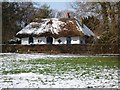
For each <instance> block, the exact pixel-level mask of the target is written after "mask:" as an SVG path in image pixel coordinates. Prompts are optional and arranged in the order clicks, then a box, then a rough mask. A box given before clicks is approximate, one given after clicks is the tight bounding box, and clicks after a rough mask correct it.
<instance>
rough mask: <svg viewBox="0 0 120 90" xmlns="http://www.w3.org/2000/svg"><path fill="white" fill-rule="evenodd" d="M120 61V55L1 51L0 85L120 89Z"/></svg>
mask: <svg viewBox="0 0 120 90" xmlns="http://www.w3.org/2000/svg"><path fill="white" fill-rule="evenodd" d="M96 59H98V60H96ZM109 59H110V60H109ZM117 63H118V60H117V57H96V56H80V55H69V54H68V55H62V54H61V55H48V54H38V53H36V54H17V53H1V54H0V65H1V67H0V88H118V83H119V82H118V66H117Z"/></svg>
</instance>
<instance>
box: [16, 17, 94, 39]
mask: <svg viewBox="0 0 120 90" xmlns="http://www.w3.org/2000/svg"><path fill="white" fill-rule="evenodd" d="M16 35H17V36H18V37H28V36H29V35H33V36H53V37H62V36H84V35H87V36H95V35H94V33H93V32H92V31H91V30H90V29H89V28H88V27H87V26H86V25H83V27H82V26H81V25H80V24H79V21H77V20H76V19H70V18H61V19H58V18H50V19H42V20H41V22H32V23H30V24H28V25H27V26H26V27H25V28H23V29H22V30H21V31H19V32H18V33H17V34H16Z"/></svg>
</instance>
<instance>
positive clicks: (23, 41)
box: [21, 36, 85, 45]
mask: <svg viewBox="0 0 120 90" xmlns="http://www.w3.org/2000/svg"><path fill="white" fill-rule="evenodd" d="M66 38H67V37H60V38H57V39H55V38H53V44H67V40H66ZM33 39H34V41H33V43H34V44H47V42H46V37H38V38H36V37H33ZM59 39H60V40H61V43H59V42H58V40H59ZM21 44H22V45H27V44H29V38H22V39H21ZM71 44H85V37H79V36H77V37H71Z"/></svg>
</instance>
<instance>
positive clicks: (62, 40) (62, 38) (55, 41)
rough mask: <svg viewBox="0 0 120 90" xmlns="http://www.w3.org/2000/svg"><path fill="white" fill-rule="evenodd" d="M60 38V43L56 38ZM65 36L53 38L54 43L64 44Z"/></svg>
mask: <svg viewBox="0 0 120 90" xmlns="http://www.w3.org/2000/svg"><path fill="white" fill-rule="evenodd" d="M59 39H60V40H61V43H59V42H58V40H59ZM66 42H67V41H66V37H60V38H57V39H54V44H66Z"/></svg>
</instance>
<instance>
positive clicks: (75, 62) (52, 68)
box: [2, 57, 119, 75]
mask: <svg viewBox="0 0 120 90" xmlns="http://www.w3.org/2000/svg"><path fill="white" fill-rule="evenodd" d="M14 62H15V61H14ZM118 62H119V61H118V57H73V58H48V59H35V60H19V61H16V62H15V63H14V64H15V65H13V69H12V70H9V71H5V70H3V72H2V73H3V74H8V73H11V74H16V73H28V72H33V73H40V74H46V75H48V74H52V75H54V74H59V75H61V74H65V73H68V72H77V73H76V74H80V71H82V70H84V71H85V72H84V73H83V74H89V71H91V70H93V71H94V70H97V71H98V70H99V71H100V70H102V68H106V69H110V68H118ZM18 63H19V64H18ZM18 65H19V66H18ZM25 65H27V66H30V68H27V66H25ZM39 65H40V66H39ZM20 66H22V67H23V68H20V69H16V68H19V67H20Z"/></svg>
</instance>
